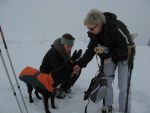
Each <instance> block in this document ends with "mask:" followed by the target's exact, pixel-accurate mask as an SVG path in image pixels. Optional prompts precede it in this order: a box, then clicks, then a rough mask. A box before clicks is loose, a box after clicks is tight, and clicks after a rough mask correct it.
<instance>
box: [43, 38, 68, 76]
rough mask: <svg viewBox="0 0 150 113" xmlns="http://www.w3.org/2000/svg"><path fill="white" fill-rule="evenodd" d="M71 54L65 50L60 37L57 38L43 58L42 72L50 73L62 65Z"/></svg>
mask: <svg viewBox="0 0 150 113" xmlns="http://www.w3.org/2000/svg"><path fill="white" fill-rule="evenodd" d="M69 57H70V56H69V55H67V54H66V53H65V52H64V48H63V46H62V45H61V44H60V38H59V39H57V40H55V42H54V43H53V44H52V46H51V48H50V49H49V51H48V52H47V53H46V55H45V56H44V58H43V61H42V64H41V66H40V71H41V72H42V73H47V74H50V73H51V71H52V70H54V69H56V68H58V67H60V66H62V64H63V63H64V62H65V61H66V59H67V58H69Z"/></svg>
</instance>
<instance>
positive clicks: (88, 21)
mask: <svg viewBox="0 0 150 113" xmlns="http://www.w3.org/2000/svg"><path fill="white" fill-rule="evenodd" d="M105 23H106V19H105V16H104V14H103V13H102V12H101V11H99V10H97V9H91V10H90V11H89V13H88V14H87V15H86V17H85V19H84V25H103V24H105Z"/></svg>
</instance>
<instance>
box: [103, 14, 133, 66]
mask: <svg viewBox="0 0 150 113" xmlns="http://www.w3.org/2000/svg"><path fill="white" fill-rule="evenodd" d="M104 15H105V18H106V21H107V25H108V26H109V27H110V28H111V31H110V32H112V33H113V32H115V31H116V30H118V31H119V32H120V33H121V35H122V36H123V37H124V38H125V39H126V43H127V48H128V55H127V57H128V65H129V68H133V61H134V56H135V53H136V49H135V48H136V46H135V43H134V38H135V37H133V35H132V34H129V33H128V31H126V32H125V30H123V28H122V27H121V26H123V27H124V28H126V26H125V24H124V23H123V22H122V21H120V20H117V16H116V15H115V14H113V13H110V12H105V13H104ZM114 37H115V36H114Z"/></svg>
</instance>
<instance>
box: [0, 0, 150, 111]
mask: <svg viewBox="0 0 150 113" xmlns="http://www.w3.org/2000/svg"><path fill="white" fill-rule="evenodd" d="M149 3H150V2H149V1H148V0H132V1H131V0H125V1H120V0H113V1H109V0H86V1H84V0H59V1H58V0H55V1H52V0H0V25H1V26H2V29H3V31H4V36H5V38H6V41H7V44H8V50H9V53H10V56H11V59H12V62H13V65H14V68H15V71H16V74H17V76H18V74H19V73H20V71H21V70H22V69H23V68H24V67H25V66H28V65H29V66H33V67H35V68H37V69H38V68H39V66H40V64H41V62H42V58H43V56H44V55H45V53H46V52H47V51H48V49H49V48H50V46H51V44H52V43H53V41H54V40H55V39H56V38H58V37H61V35H62V34H63V33H71V34H72V35H73V36H74V37H76V42H75V47H74V48H73V50H75V49H80V48H82V49H83V50H85V49H86V47H87V44H88V38H87V34H86V32H87V29H86V28H85V26H83V20H84V17H85V15H86V14H87V12H88V11H89V10H90V9H91V8H98V9H100V10H102V11H104V12H107V11H110V12H113V13H115V14H117V16H118V19H121V20H123V22H125V23H126V24H127V26H128V28H129V30H130V32H131V33H138V38H137V39H136V40H135V41H136V43H137V44H138V46H137V54H136V58H135V69H134V71H133V75H132V86H131V87H132V113H150V109H149V107H150V90H149V86H150V83H149V80H150V59H149V58H150V47H147V46H139V44H140V45H146V42H147V40H148V38H149V36H150V35H149V33H150V32H149V29H150V23H149V20H150V15H149V6H150V4H149ZM133 6H134V8H133ZM139 12H143V13H139ZM0 48H1V49H2V54H3V56H4V58H5V61H6V64H7V67H8V70H9V72H10V76H11V79H12V81H13V85H14V87H15V90H16V92H17V95H18V97H19V100H20V102H21V98H20V95H19V92H18V89H17V86H16V83H15V79H14V77H13V74H12V71H11V68H10V65H9V62H8V58H7V55H6V52H5V49H4V47H3V43H2V40H1V37H0ZM97 69H98V66H97V63H96V58H94V59H93V60H92V62H90V63H89V64H88V66H87V67H86V68H85V69H83V71H82V74H81V76H80V78H79V79H78V81H77V82H76V84H75V85H74V87H73V88H72V90H73V95H72V98H68V97H67V98H66V99H64V100H58V99H56V106H57V107H58V110H54V109H50V110H51V111H52V113H83V112H84V108H85V105H86V104H87V102H85V101H83V96H84V91H85V90H86V89H87V88H88V86H89V83H90V80H91V78H92V77H93V76H94V75H95V73H96V71H97ZM116 76H117V75H116ZM18 81H19V80H18ZM19 83H20V86H21V90H22V92H23V95H24V99H25V102H26V104H27V108H28V110H29V113H44V106H43V102H42V101H40V100H38V99H37V98H36V97H35V96H33V98H34V103H33V104H30V103H29V102H28V93H27V89H26V87H25V84H24V83H23V82H21V81H19ZM114 89H115V90H114V94H115V98H114V109H115V111H117V110H118V100H117V97H118V86H117V77H116V78H115V81H114ZM21 105H23V104H22V102H21ZM100 106H101V103H98V104H96V105H95V104H94V103H90V105H89V107H88V113H100ZM0 113H20V111H19V109H18V106H17V103H16V100H15V98H14V95H13V92H12V90H11V87H10V84H9V82H8V79H7V76H6V73H5V70H4V67H3V64H2V61H1V60H0ZM24 113H25V109H24Z"/></svg>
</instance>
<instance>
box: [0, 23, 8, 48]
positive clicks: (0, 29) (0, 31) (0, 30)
mask: <svg viewBox="0 0 150 113" xmlns="http://www.w3.org/2000/svg"><path fill="white" fill-rule="evenodd" d="M0 33H1V36H2V40H3V42H4V46H5V49H7V45H6V42H5V38H4V34H3V31H2V28H1V25H0Z"/></svg>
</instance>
